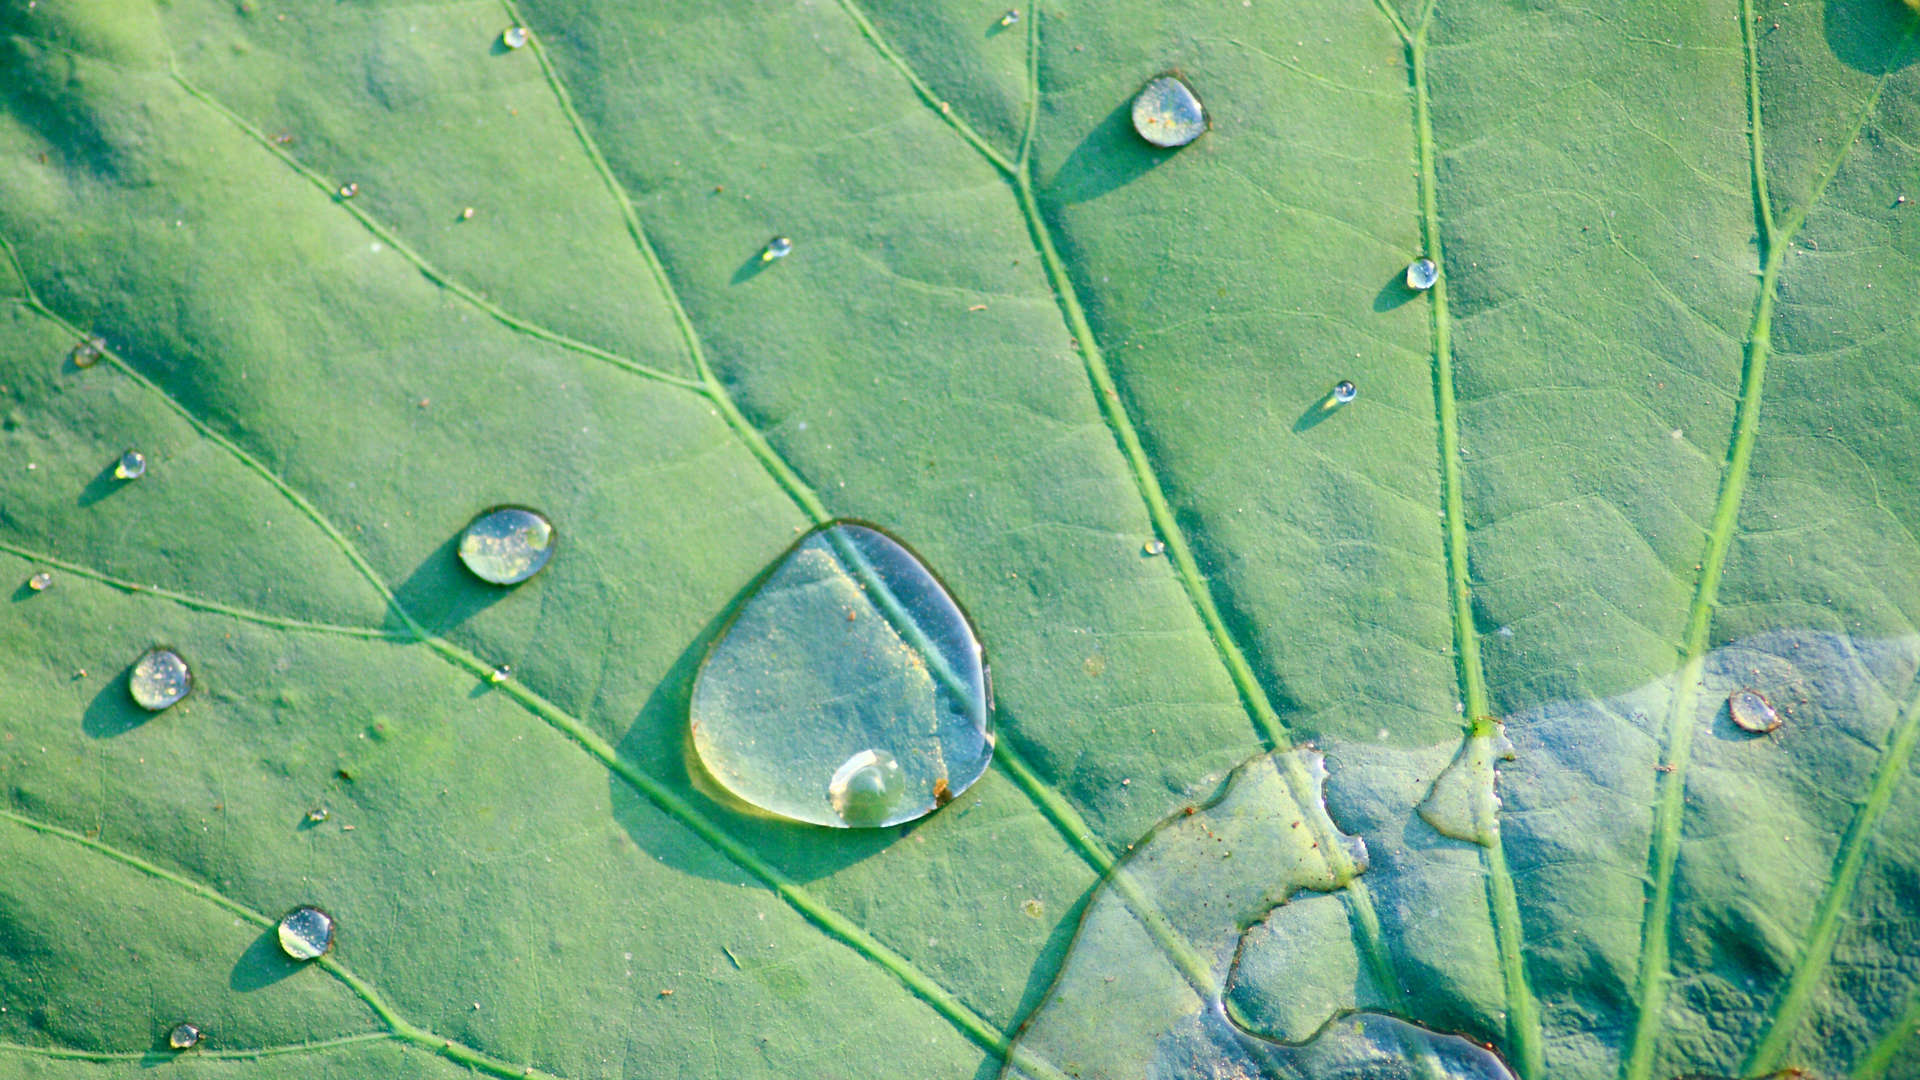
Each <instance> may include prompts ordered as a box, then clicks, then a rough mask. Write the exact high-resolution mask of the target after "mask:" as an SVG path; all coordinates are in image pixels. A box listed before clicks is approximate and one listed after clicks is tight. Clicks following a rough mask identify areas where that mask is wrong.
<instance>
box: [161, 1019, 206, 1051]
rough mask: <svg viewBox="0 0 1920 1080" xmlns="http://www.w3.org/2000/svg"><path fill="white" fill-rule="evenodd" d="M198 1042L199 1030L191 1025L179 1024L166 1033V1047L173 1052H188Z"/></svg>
mask: <svg viewBox="0 0 1920 1080" xmlns="http://www.w3.org/2000/svg"><path fill="white" fill-rule="evenodd" d="M199 1042H200V1029H199V1028H197V1027H195V1026H194V1025H192V1024H181V1025H180V1026H179V1027H176V1028H174V1029H173V1030H172V1031H169V1032H167V1045H168V1046H171V1047H173V1048H174V1049H175V1050H190V1049H192V1048H193V1047H194V1046H196V1045H198V1044H199Z"/></svg>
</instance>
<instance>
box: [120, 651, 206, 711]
mask: <svg viewBox="0 0 1920 1080" xmlns="http://www.w3.org/2000/svg"><path fill="white" fill-rule="evenodd" d="M192 689H193V672H192V671H190V670H188V669H187V662H186V661H185V660H182V659H180V654H179V653H177V652H174V651H173V650H172V649H148V650H147V651H146V652H144V653H142V654H140V659H138V660H136V661H134V662H133V670H132V671H131V672H129V673H128V674H127V692H128V693H129V694H132V695H133V702H134V704H136V705H138V706H140V707H141V708H143V709H146V710H148V711H150V712H159V711H160V710H161V709H164V708H166V707H167V706H169V705H172V704H174V703H175V702H177V701H179V700H180V699H181V698H183V697H186V696H187V692H188V691H189V690H192Z"/></svg>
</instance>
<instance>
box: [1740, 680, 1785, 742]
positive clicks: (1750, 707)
mask: <svg viewBox="0 0 1920 1080" xmlns="http://www.w3.org/2000/svg"><path fill="white" fill-rule="evenodd" d="M1727 715H1728V716H1729V717H1731V718H1732V719H1733V722H1734V723H1736V724H1738V725H1740V728H1741V730H1743V731H1751V732H1753V733H1754V734H1755V735H1765V734H1766V733H1767V732H1769V731H1773V730H1775V729H1777V728H1778V727H1779V726H1780V713H1779V712H1778V711H1777V710H1775V709H1774V707H1773V702H1771V701H1768V700H1767V698H1766V695H1765V694H1762V693H1761V692H1760V691H1758V690H1751V689H1748V688H1747V687H1744V686H1743V687H1741V688H1740V689H1738V690H1735V691H1734V692H1733V693H1731V694H1728V695H1727Z"/></svg>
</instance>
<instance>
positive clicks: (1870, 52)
mask: <svg viewBox="0 0 1920 1080" xmlns="http://www.w3.org/2000/svg"><path fill="white" fill-rule="evenodd" d="M1916 21H1920V13H1916V12H1915V11H1914V10H1913V9H1912V8H1910V7H1908V6H1907V5H1906V4H1904V3H1902V2H1901V0H1827V11H1826V36H1827V47H1828V48H1830V49H1832V50H1833V54H1834V55H1835V56H1837V57H1839V58H1840V62H1841V63H1843V64H1845V65H1847V66H1848V67H1850V68H1853V69H1854V70H1856V71H1864V72H1866V73H1867V74H1869V75H1885V74H1887V73H1889V72H1893V71H1898V70H1900V69H1901V68H1904V67H1907V66H1908V65H1910V64H1912V63H1913V62H1914V61H1915V60H1916V59H1920V33H1917V32H1915V30H1914V23H1915V22H1916Z"/></svg>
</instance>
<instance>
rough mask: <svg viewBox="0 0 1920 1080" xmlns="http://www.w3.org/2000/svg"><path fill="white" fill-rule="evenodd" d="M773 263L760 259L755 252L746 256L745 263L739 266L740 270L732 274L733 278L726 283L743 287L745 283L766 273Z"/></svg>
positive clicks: (772, 261)
mask: <svg viewBox="0 0 1920 1080" xmlns="http://www.w3.org/2000/svg"><path fill="white" fill-rule="evenodd" d="M775 261H776V260H774V259H768V258H764V257H762V256H761V254H760V252H758V251H756V252H754V253H753V254H751V255H749V256H747V261H746V262H743V263H741V264H740V268H739V269H737V270H735V271H734V272H733V277H731V278H729V279H728V281H729V282H730V283H731V284H734V285H745V284H746V283H747V282H749V281H752V280H753V279H754V278H757V277H759V276H760V275H761V274H764V273H766V272H767V268H768V267H770V266H772V265H773V264H774V262H775Z"/></svg>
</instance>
